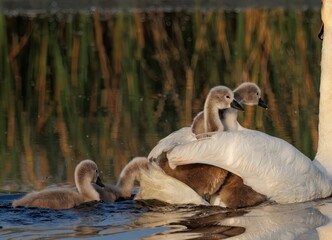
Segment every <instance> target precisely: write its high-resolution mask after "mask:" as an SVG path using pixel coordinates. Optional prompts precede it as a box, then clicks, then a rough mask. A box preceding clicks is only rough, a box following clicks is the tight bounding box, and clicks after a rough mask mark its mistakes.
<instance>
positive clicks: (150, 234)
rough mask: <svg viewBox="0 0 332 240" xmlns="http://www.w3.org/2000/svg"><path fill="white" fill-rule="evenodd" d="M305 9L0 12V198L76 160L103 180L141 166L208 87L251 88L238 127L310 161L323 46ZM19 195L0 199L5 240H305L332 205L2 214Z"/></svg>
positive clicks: (66, 174) (49, 179) (128, 204)
mask: <svg viewBox="0 0 332 240" xmlns="http://www.w3.org/2000/svg"><path fill="white" fill-rule="evenodd" d="M12 2H14V1H5V3H6V4H9V5H5V6H7V7H8V8H10V4H11V3H12ZM34 2H35V1H26V4H30V3H34ZM66 2H68V1H66ZM87 2H88V1H87ZM95 2H96V1H95ZM166 2H167V1H166ZM179 2H181V1H179ZM307 2H308V3H310V4H313V2H311V1H307ZM52 3H53V1H52ZM59 3H63V4H65V2H61V1H60V2H59ZM85 3H86V2H85ZM181 3H182V2H181ZM45 4H50V1H45ZM310 4H309V6H311V5H310ZM315 4H316V1H315ZM47 6H48V5H47ZM47 6H46V9H48V7H47ZM51 6H52V4H51ZM52 7H55V8H56V6H52ZM82 7H83V8H84V6H83V5H82ZM314 7H315V8H308V9H306V10H302V9H301V10H298V8H297V9H292V8H289V9H282V8H275V9H274V8H267V9H256V8H249V9H241V10H236V11H235V10H232V9H230V10H229V9H228V8H227V9H225V8H219V7H216V8H204V10H200V9H199V8H196V7H195V8H194V9H192V8H191V9H190V11H186V10H184V9H185V8H180V9H177V10H170V9H167V11H164V10H165V9H159V10H156V9H149V11H146V12H145V11H143V10H140V11H137V9H136V10H135V8H134V9H132V11H116V13H114V12H112V11H106V10H105V9H104V10H105V11H100V12H99V11H91V12H90V11H85V12H84V11H81V12H75V11H74V12H73V11H64V12H62V11H57V12H56V13H53V12H52V13H50V12H47V11H46V12H45V11H44V12H43V13H42V14H31V12H29V14H28V15H25V14H22V12H19V11H18V12H15V14H13V12H11V14H9V15H6V14H2V13H1V14H0V32H1V36H2V37H1V38H0V45H1V48H0V81H1V88H0V136H1V137H0V192H3V193H8V192H18V191H23V192H25V191H30V190H31V189H39V188H43V187H45V186H48V185H51V184H59V183H73V172H74V168H75V166H76V164H77V163H78V162H79V161H80V160H82V159H86V158H90V159H93V160H95V161H96V162H97V164H98V166H99V169H101V170H102V172H103V173H102V175H103V176H102V177H103V179H104V180H106V181H107V182H114V181H115V179H116V177H117V176H118V175H119V172H120V170H121V169H122V167H123V166H124V165H125V164H126V163H127V162H128V161H129V160H130V159H131V158H132V157H133V156H140V155H142V156H146V155H147V154H148V152H149V151H150V150H151V149H152V148H153V146H154V145H155V144H156V142H157V141H158V140H159V139H161V138H162V137H164V136H166V135H168V134H169V133H170V132H172V131H174V130H176V129H178V128H180V127H183V126H188V125H190V123H191V121H192V118H193V116H195V114H196V113H197V112H199V111H201V109H202V107H203V103H204V98H205V96H206V95H207V92H208V91H209V89H210V88H211V87H213V86H215V85H219V84H223V85H227V86H229V87H231V88H235V87H236V86H237V85H239V84H240V83H241V82H243V81H252V82H255V83H257V84H258V85H259V86H260V87H261V88H262V93H263V96H264V100H266V102H267V103H268V105H269V109H268V110H267V111H265V110H262V109H258V108H254V107H246V111H245V112H244V113H241V114H239V122H240V123H241V124H242V125H243V126H245V127H247V128H253V129H258V130H260V131H264V132H267V133H269V134H271V135H274V136H278V137H281V138H283V139H285V140H287V141H288V142H290V143H292V144H294V145H295V146H296V147H298V148H299V149H300V150H301V151H302V152H304V153H305V154H307V155H308V156H310V157H313V156H314V154H315V152H316V146H317V122H318V121H317V120H318V118H317V114H318V95H319V92H318V86H319V77H320V50H321V42H320V41H319V40H318V38H317V32H318V30H319V27H320V23H321V21H320V12H319V11H318V9H317V6H316V5H315V6H314ZM57 10H59V9H57ZM23 13H24V12H23ZM19 196H21V195H6V194H2V195H0V234H1V235H2V236H4V237H5V238H14V239H15V238H16V239H19V238H30V239H35V238H46V237H47V238H68V237H69V238H71V237H72V238H73V237H85V236H86V237H89V238H91V237H102V236H111V237H113V238H118V239H137V238H146V239H157V238H158V239H159V238H165V239H193V238H195V239H207V238H208V239H223V238H228V237H232V236H237V237H239V238H241V239H280V237H281V236H282V238H283V239H316V238H318V236H319V237H322V236H323V234H324V233H325V234H326V236H328V235H329V234H330V233H331V229H330V226H328V225H327V227H324V225H325V224H326V223H328V224H330V222H329V219H331V214H329V212H331V211H330V209H331V205H332V203H331V201H332V200H331V199H327V200H325V201H317V202H310V203H306V204H294V205H285V206H278V205H268V204H267V205H262V206H259V207H256V208H250V209H243V210H238V211H226V210H225V209H220V208H216V207H213V208H211V207H193V206H180V207H179V206H173V207H172V206H158V207H157V206H153V207H152V206H150V205H145V204H141V203H137V202H135V201H124V202H118V203H115V204H106V203H99V204H96V205H91V206H85V207H83V208H80V209H73V210H66V211H51V210H45V209H23V208H17V209H13V208H11V206H10V203H11V201H12V199H13V198H17V197H19ZM321 239H323V238H321Z"/></svg>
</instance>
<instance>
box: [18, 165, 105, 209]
mask: <svg viewBox="0 0 332 240" xmlns="http://www.w3.org/2000/svg"><path fill="white" fill-rule="evenodd" d="M92 183H96V184H98V185H99V186H103V184H102V183H101V181H100V178H99V173H98V167H97V165H96V163H94V162H93V161H91V160H83V161H81V162H80V163H79V164H78V165H77V166H76V168H75V184H76V188H77V191H75V190H71V189H69V188H50V189H45V190H42V191H40V192H31V193H28V194H27V195H25V196H24V197H23V198H21V199H18V200H15V201H14V202H13V204H12V205H13V207H18V206H22V207H37V208H50V209H69V208H73V207H76V206H78V205H80V204H82V203H85V202H91V201H99V200H100V197H99V194H98V193H97V192H96V191H95V189H94V188H93V187H92V185H91V184H92Z"/></svg>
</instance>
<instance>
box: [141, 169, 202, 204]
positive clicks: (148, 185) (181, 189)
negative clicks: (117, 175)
mask: <svg viewBox="0 0 332 240" xmlns="http://www.w3.org/2000/svg"><path fill="white" fill-rule="evenodd" d="M135 199H136V200H148V199H156V200H159V201H163V202H166V203H170V204H198V205H208V203H207V202H206V201H205V200H204V199H203V198H202V197H201V196H199V195H198V194H197V193H196V192H195V191H194V190H193V189H191V188H190V187H188V186H187V185H186V184H184V183H183V182H181V181H179V180H177V179H175V178H173V177H170V176H168V175H167V174H165V173H164V171H163V170H162V169H160V168H159V167H158V166H155V165H154V164H149V169H147V170H142V172H141V176H140V190H139V193H137V195H136V196H135Z"/></svg>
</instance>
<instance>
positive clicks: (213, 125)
mask: <svg viewBox="0 0 332 240" xmlns="http://www.w3.org/2000/svg"><path fill="white" fill-rule="evenodd" d="M223 130H224V127H223V125H222V124H221V121H220V119H219V109H218V108H216V107H214V106H213V104H209V103H207V104H205V106H204V132H216V131H223Z"/></svg>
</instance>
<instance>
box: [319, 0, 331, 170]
mask: <svg viewBox="0 0 332 240" xmlns="http://www.w3.org/2000/svg"><path fill="white" fill-rule="evenodd" d="M331 2H332V1H329V3H328V2H327V1H325V2H324V6H323V10H322V15H323V14H324V11H326V12H329V13H331V11H332V4H331ZM326 12H325V14H327V13H326ZM323 20H324V19H323ZM319 101H320V102H319V125H318V134H319V140H318V150H317V155H316V160H318V161H319V162H320V163H321V164H322V165H323V167H325V168H326V170H327V171H328V173H329V174H330V175H331V176H332V17H327V18H325V22H324V40H323V46H322V59H321V82H320V100H319Z"/></svg>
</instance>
